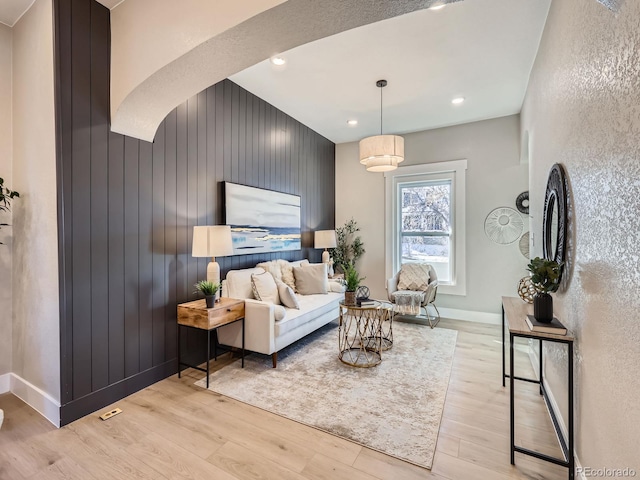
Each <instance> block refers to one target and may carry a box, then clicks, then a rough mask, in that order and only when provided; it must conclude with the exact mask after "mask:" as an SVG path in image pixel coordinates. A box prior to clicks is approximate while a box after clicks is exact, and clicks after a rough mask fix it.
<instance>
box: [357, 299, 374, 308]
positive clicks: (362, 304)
mask: <svg viewBox="0 0 640 480" xmlns="http://www.w3.org/2000/svg"><path fill="white" fill-rule="evenodd" d="M357 302H358V306H359V307H373V306H375V304H376V301H375V300H371V299H369V298H360V299H358V300H357Z"/></svg>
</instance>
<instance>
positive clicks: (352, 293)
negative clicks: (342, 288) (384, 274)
mask: <svg viewBox="0 0 640 480" xmlns="http://www.w3.org/2000/svg"><path fill="white" fill-rule="evenodd" d="M362 280H364V277H362V278H361V277H360V275H359V274H358V271H357V270H356V269H355V267H354V266H353V264H351V263H350V264H348V265H347V268H346V269H345V273H344V283H345V285H346V286H347V290H346V292H344V303H345V304H347V305H356V290H357V289H358V287H359V286H360V282H361V281H362Z"/></svg>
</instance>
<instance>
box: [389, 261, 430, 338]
mask: <svg viewBox="0 0 640 480" xmlns="http://www.w3.org/2000/svg"><path fill="white" fill-rule="evenodd" d="M437 291H438V276H437V275H436V271H435V269H434V268H433V267H432V266H431V265H429V264H428V263H405V264H404V265H402V267H401V268H400V271H399V272H398V273H396V274H395V275H394V276H393V277H391V278H390V279H388V280H387V296H388V297H389V301H390V302H392V303H395V304H398V305H399V306H400V307H401V308H400V312H402V308H408V309H409V310H406V312H405V313H409V314H418V315H421V314H422V308H424V313H425V316H426V317H427V320H428V321H429V326H430V327H431V328H433V327H435V326H436V325H437V324H438V322H439V321H440V312H439V311H438V307H436V304H435V301H436V293H437ZM407 301H409V303H407ZM403 303H404V306H402V304H403ZM411 304H413V305H414V306H416V307H417V311H415V312H413V311H411ZM429 305H431V306H432V307H433V308H434V310H435V312H436V315H435V316H433V317H432V316H431V315H430V314H429V310H428V306H429Z"/></svg>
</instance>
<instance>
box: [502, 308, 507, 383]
mask: <svg viewBox="0 0 640 480" xmlns="http://www.w3.org/2000/svg"><path fill="white" fill-rule="evenodd" d="M504 349H505V346H504V305H503V306H502V386H503V387H504V386H505V383H504V377H505V373H506V372H505V368H504V355H505V353H504Z"/></svg>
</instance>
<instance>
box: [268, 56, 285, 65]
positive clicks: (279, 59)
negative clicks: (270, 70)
mask: <svg viewBox="0 0 640 480" xmlns="http://www.w3.org/2000/svg"><path fill="white" fill-rule="evenodd" d="M271 63H273V64H274V65H277V66H280V65H284V64H285V63H287V61H286V60H285V59H284V58H282V57H271Z"/></svg>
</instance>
